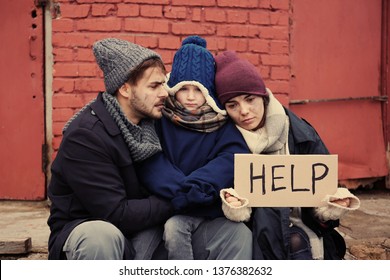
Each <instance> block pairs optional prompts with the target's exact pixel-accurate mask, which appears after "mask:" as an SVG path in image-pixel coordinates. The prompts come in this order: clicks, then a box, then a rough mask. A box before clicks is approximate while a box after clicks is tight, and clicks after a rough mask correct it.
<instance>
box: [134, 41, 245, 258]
mask: <svg viewBox="0 0 390 280" xmlns="http://www.w3.org/2000/svg"><path fill="white" fill-rule="evenodd" d="M214 76H215V68H214V58H213V56H212V54H211V53H210V52H209V51H208V50H207V49H206V41H205V40H204V39H203V38H201V37H199V36H190V37H188V38H186V39H185V40H184V41H183V42H182V47H181V48H180V49H179V50H178V51H177V53H176V54H175V57H174V60H173V64H172V72H171V73H170V74H168V82H167V90H168V93H169V96H168V98H167V99H166V104H165V108H164V109H163V118H162V119H161V121H159V122H158V123H157V125H156V126H157V133H158V134H159V137H160V140H161V145H162V148H163V153H158V154H156V155H155V156H153V157H152V158H150V159H149V160H147V161H145V162H143V163H142V165H140V168H139V175H140V180H141V181H142V182H143V183H144V185H145V186H146V187H147V188H148V189H149V190H150V191H151V192H152V193H154V194H157V195H160V196H162V197H164V198H168V199H171V201H172V204H173V206H174V208H175V210H176V213H177V214H180V215H176V216H173V217H172V218H170V219H169V220H168V221H167V222H166V223H165V227H164V241H165V246H166V248H167V250H168V258H169V259H194V258H195V259H196V258H200V257H201V256H200V255H199V253H198V252H197V246H196V242H194V241H193V240H192V238H193V237H194V236H195V235H194V234H195V233H196V229H197V227H198V226H199V225H200V224H201V225H203V224H205V223H210V228H211V227H213V228H217V229H218V233H217V234H215V235H213V236H211V237H210V239H212V240H214V241H216V242H218V245H217V246H218V247H215V248H220V249H221V250H222V251H218V250H219V249H218V250H217V251H215V250H214V251H213V252H207V253H206V254H209V255H207V256H206V258H207V259H251V258H252V239H251V232H250V230H249V229H248V228H247V227H246V226H245V225H244V224H243V223H235V222H232V221H229V220H228V219H226V218H225V217H223V212H222V211H221V200H220V198H219V192H220V190H221V189H223V188H226V187H231V186H233V176H234V154H235V153H248V152H249V150H248V148H247V146H246V144H245V141H244V139H243V138H242V136H241V134H240V133H239V132H238V130H237V129H236V128H235V126H234V125H233V123H231V122H230V121H229V120H228V118H227V117H226V111H225V110H222V109H221V108H220V106H219V104H218V103H217V101H216V100H217V99H216V98H215V89H214ZM248 218H249V217H248ZM227 229H229V230H227ZM232 234H233V235H232ZM216 237H217V238H216ZM200 239H202V238H201V237H200ZM192 241H193V242H192ZM191 243H192V244H191ZM228 247H230V248H231V249H229V248H228ZM233 248H234V249H233ZM237 248H238V249H237Z"/></svg>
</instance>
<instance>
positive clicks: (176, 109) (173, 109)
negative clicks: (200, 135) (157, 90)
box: [162, 95, 227, 133]
mask: <svg viewBox="0 0 390 280" xmlns="http://www.w3.org/2000/svg"><path fill="white" fill-rule="evenodd" d="M162 112H163V115H164V116H165V117H166V118H168V119H170V120H171V121H172V122H173V123H175V124H177V125H180V126H182V127H185V128H187V129H190V130H194V131H198V132H206V133H208V132H213V131H215V130H217V129H219V128H220V127H221V126H223V125H224V124H225V123H226V120H227V117H226V116H224V115H222V114H220V113H217V112H215V111H214V110H213V109H212V108H211V107H210V106H209V105H207V103H205V104H204V105H202V106H201V107H200V108H199V109H197V110H192V111H189V110H187V109H185V108H184V107H183V105H181V104H180V102H178V101H177V100H176V98H175V97H174V96H172V95H169V96H168V98H167V99H166V100H165V108H164V109H163V111H162Z"/></svg>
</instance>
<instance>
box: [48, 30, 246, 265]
mask: <svg viewBox="0 0 390 280" xmlns="http://www.w3.org/2000/svg"><path fill="white" fill-rule="evenodd" d="M93 52H94V55H95V58H96V61H97V63H98V65H99V67H100V68H101V69H102V71H103V74H104V83H105V88H106V91H105V92H103V93H99V94H98V96H97V98H96V99H95V100H93V101H92V102H91V103H90V104H88V105H86V106H85V107H84V108H83V109H82V110H81V111H80V112H79V113H78V114H76V115H75V117H73V118H72V119H71V120H70V121H69V122H68V124H67V125H66V126H65V128H64V135H63V140H62V143H61V146H60V148H59V150H58V154H57V156H56V159H55V161H54V162H53V165H52V178H51V182H50V185H49V189H48V196H49V199H50V200H51V202H52V205H51V211H50V217H49V220H48V225H49V226H50V230H51V234H50V238H49V259H133V258H141V259H142V258H151V257H152V256H153V254H154V253H155V252H148V248H155V247H156V246H154V244H156V242H160V241H161V240H162V238H161V237H162V225H163V224H164V222H165V221H166V220H167V219H168V218H169V217H170V216H171V215H172V214H173V210H172V209H173V208H172V205H171V203H170V201H166V200H163V199H161V198H159V197H156V196H154V195H150V194H149V193H148V192H147V191H146V189H144V188H143V187H142V185H141V184H140V183H139V181H138V178H137V175H136V173H135V169H134V165H135V164H136V163H137V162H141V161H143V160H145V159H147V158H149V157H151V156H153V155H154V154H156V153H157V152H158V151H160V150H161V146H160V142H159V140H158V137H157V135H156V133H155V130H154V126H153V119H158V118H160V117H161V116H162V113H161V110H162V108H163V105H164V100H165V98H166V97H167V92H166V91H165V89H164V87H163V85H164V83H165V67H164V64H163V62H162V60H161V58H160V56H159V55H158V54H157V53H155V52H153V51H151V50H149V49H146V48H143V47H141V46H139V45H136V44H133V43H130V42H127V41H123V40H119V39H113V38H109V39H104V40H101V41H98V42H96V43H95V44H94V46H93ZM237 225H238V224H237ZM221 230H224V231H225V232H226V231H227V232H228V233H229V234H225V235H224V236H226V239H227V238H229V239H228V240H225V239H224V238H218V236H217V234H218V232H219V231H221ZM243 232H245V233H246V234H245V237H246V238H243V236H242V233H243ZM247 238H249V239H250V238H251V237H250V236H249V237H248V233H247V231H245V230H244V229H242V228H241V227H239V226H238V227H237V226H235V225H234V224H231V225H229V226H228V227H227V226H226V227H221V226H220V225H219V224H218V223H212V222H210V223H205V224H204V225H203V226H200V227H199V230H198V232H197V235H196V236H194V242H196V244H197V245H198V247H199V246H201V247H202V248H204V249H203V250H200V253H199V254H200V255H201V256H198V257H199V258H214V259H216V258H223V257H224V256H226V255H229V258H234V256H232V254H231V252H232V251H233V252H234V250H235V249H237V252H240V251H242V247H243V246H248V245H249V246H250V247H251V243H250V242H247ZM205 239H206V241H204V240H205ZM236 240H242V243H240V242H237V241H236ZM233 241H234V242H233ZM248 243H249V244H248ZM152 244H153V246H152ZM154 256H155V255H154Z"/></svg>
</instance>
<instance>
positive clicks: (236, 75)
mask: <svg viewBox="0 0 390 280" xmlns="http://www.w3.org/2000/svg"><path fill="white" fill-rule="evenodd" d="M215 64H216V73H215V87H216V91H217V96H218V99H219V100H220V101H221V103H222V104H223V105H225V103H226V102H227V101H228V100H229V99H231V98H234V97H236V96H239V95H242V94H254V95H259V96H268V93H267V91H266V89H265V85H264V82H263V79H262V78H261V77H260V75H259V73H258V72H257V70H256V67H255V66H254V65H253V64H251V63H250V62H249V61H247V60H244V59H240V58H239V57H238V56H237V54H236V53H235V52H233V51H225V52H223V53H221V54H218V55H217V56H216V57H215Z"/></svg>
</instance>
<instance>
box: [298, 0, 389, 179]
mask: <svg viewBox="0 0 390 280" xmlns="http://www.w3.org/2000/svg"><path fill="white" fill-rule="evenodd" d="M292 10H293V14H292V32H291V38H292V39H291V42H290V44H291V73H292V75H293V79H292V81H291V84H292V90H291V95H290V99H291V100H290V102H291V103H292V105H291V109H292V110H294V111H295V112H297V113H298V114H300V115H301V116H303V117H305V118H306V119H308V120H309V121H310V122H311V123H312V124H314V126H315V127H316V128H317V130H318V131H319V133H320V135H321V136H322V137H323V139H324V140H325V142H326V143H327V145H328V146H329V148H330V151H331V152H332V153H335V154H338V155H339V178H340V179H351V178H370V177H381V176H386V175H387V174H388V170H387V162H386V150H385V147H386V145H385V141H384V140H385V139H384V138H385V137H384V133H383V128H384V125H383V121H384V119H383V112H382V109H383V106H382V102H383V101H384V100H386V99H385V98H383V96H382V94H383V95H385V97H387V96H386V93H382V90H381V79H382V77H381V74H382V73H381V63H382V61H381V58H382V56H381V54H382V53H381V46H382V41H381V39H382V1H381V0H371V1H366V0H344V1H336V0H333V1H303V0H294V1H292ZM299 100H309V103H305V102H302V103H301V104H299V103H300V102H299ZM294 104H297V105H294Z"/></svg>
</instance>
